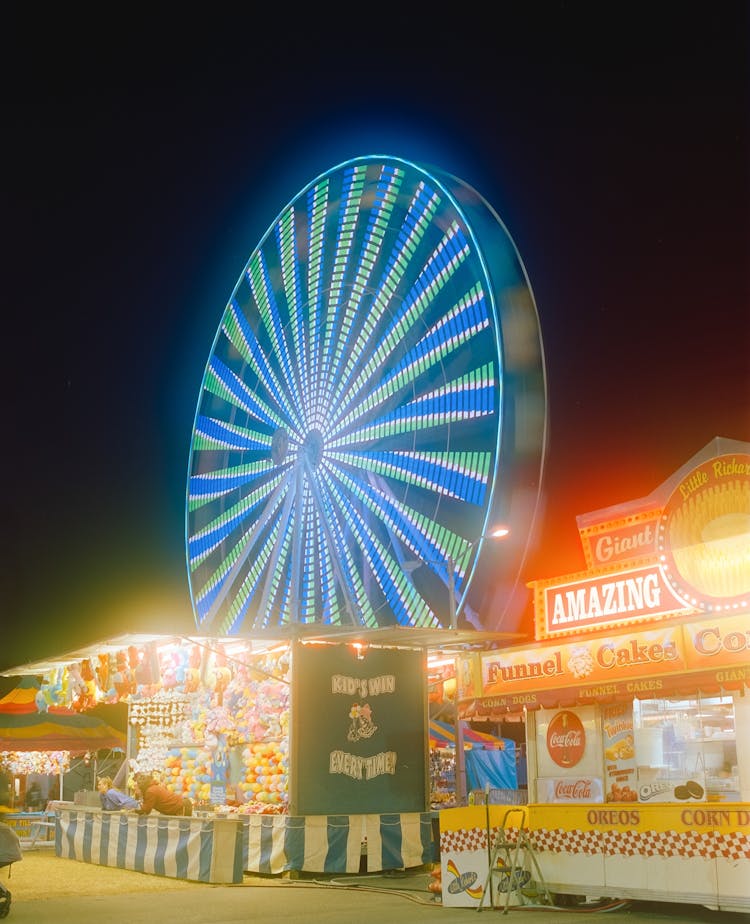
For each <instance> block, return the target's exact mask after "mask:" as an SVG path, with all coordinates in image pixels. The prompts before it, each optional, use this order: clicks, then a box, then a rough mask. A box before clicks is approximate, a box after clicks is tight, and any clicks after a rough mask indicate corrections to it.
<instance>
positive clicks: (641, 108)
mask: <svg viewBox="0 0 750 924" xmlns="http://www.w3.org/2000/svg"><path fill="white" fill-rule="evenodd" d="M313 8H314V9H315V10H316V11H317V12H315V13H313V12H303V13H299V12H293V11H292V10H291V8H290V9H289V10H288V11H282V10H280V9H279V11H274V10H272V9H268V10H264V12H263V15H262V16H261V15H260V14H259V13H257V14H254V13H252V12H246V13H237V14H236V15H234V14H233V15H230V14H229V13H228V14H227V15H226V17H225V18H224V19H223V21H221V20H220V19H219V18H218V15H217V14H214V15H212V14H211V13H208V14H205V13H204V12H202V11H199V10H196V11H194V12H191V13H186V12H185V10H184V9H181V10H180V12H179V16H177V15H175V16H174V17H173V18H171V19H168V17H167V15H166V13H165V12H162V13H160V14H159V13H156V14H155V13H154V12H153V11H151V10H149V12H148V13H144V14H143V16H142V18H139V14H138V12H137V11H136V10H134V9H132V8H130V7H128V8H127V9H126V10H125V13H124V15H125V17H126V18H125V19H123V20H117V19H116V18H111V17H115V15H116V14H115V13H114V12H108V13H107V14H106V16H105V14H104V13H102V14H101V15H102V19H101V21H100V22H97V21H95V20H93V19H92V18H91V15H90V12H89V13H87V15H86V16H83V14H82V13H81V12H79V11H78V10H76V9H75V8H73V9H72V11H71V9H70V8H69V7H68V8H67V9H65V11H64V13H63V11H62V8H61V9H60V10H55V9H54V8H44V9H42V8H38V7H34V6H32V5H28V4H20V3H10V4H8V5H7V6H6V8H5V13H4V17H3V18H4V23H3V32H4V39H3V56H2V57H3V68H4V71H5V73H4V80H3V89H4V106H3V123H4V124H3V135H4V142H3V153H4V155H5V157H4V162H5V169H4V171H3V180H4V182H3V187H4V193H3V207H2V212H3V223H4V228H5V235H4V236H5V242H6V243H5V246H4V257H5V260H4V261H3V278H4V282H5V286H4V298H3V301H4V310H3V318H4V325H5V327H4V337H3V346H4V348H3V365H4V376H3V377H4V381H5V395H6V398H5V415H4V426H3V439H2V474H3V486H4V490H3V491H2V496H1V498H0V505H1V507H2V511H1V518H0V523H1V524H2V529H1V531H0V536H1V537H2V556H0V568H1V569H2V570H1V573H0V593H1V594H2V610H1V611H2V621H3V635H2V642H1V643H0V645H1V647H0V669H6V668H8V667H12V666H17V665H19V664H21V663H24V662H26V661H29V660H33V659H36V658H41V657H44V656H47V655H53V654H56V653H59V652H61V651H67V650H70V649H73V648H75V647H77V646H80V645H83V644H86V643H90V642H94V641H96V640H101V639H106V638H109V637H111V636H114V635H119V634H121V633H124V632H129V631H149V632H173V631H174V632H185V633H189V632H191V631H193V630H194V629H195V624H194V621H193V615H192V610H191V606H190V600H189V593H188V583H187V570H186V565H185V547H184V531H185V527H184V519H185V510H184V508H185V485H186V477H187V465H188V453H189V448H190V437H191V431H192V425H193V417H194V414H195V409H196V403H197V399H198V392H199V387H200V383H201V379H202V376H203V371H204V367H205V363H206V360H207V358H208V355H209V352H210V349H211V345H212V343H213V339H214V336H215V334H216V330H217V327H218V324H219V321H220V318H221V314H222V311H223V308H224V305H225V303H226V301H227V299H228V297H229V296H230V294H231V292H232V289H233V288H234V285H235V283H236V281H237V278H238V277H239V275H240V273H241V272H242V269H243V267H244V266H245V264H246V262H247V259H248V257H249V256H250V254H251V253H252V251H253V250H254V249H255V247H256V245H257V244H258V242H259V241H260V239H261V238H262V236H263V235H264V234H265V232H266V230H267V229H268V227H269V226H270V225H271V224H272V222H273V221H274V219H275V218H276V216H277V214H278V213H279V212H280V211H281V209H282V208H283V207H284V206H285V205H286V204H287V203H288V202H289V201H290V200H291V199H293V198H294V197H295V196H296V195H297V193H298V192H299V191H300V190H301V189H302V188H303V187H304V186H306V185H307V184H308V183H309V182H310V181H312V180H313V179H314V178H315V177H316V176H318V175H319V174H320V173H323V172H325V171H326V170H328V169H330V168H331V167H333V166H335V165H337V164H339V163H341V162H343V161H344V160H346V159H348V158H349V157H354V156H358V155H364V154H391V155H394V156H399V157H404V158H407V159H411V160H414V161H417V162H420V163H427V164H434V165H435V166H438V167H440V168H441V169H443V170H445V171H447V172H449V173H452V174H454V175H456V176H458V177H460V178H462V179H463V180H465V181H466V182H467V183H469V184H470V185H472V186H474V187H475V188H476V189H477V190H478V191H479V192H480V193H481V194H482V195H483V196H484V198H485V199H487V200H488V201H489V202H490V203H491V204H492V205H493V207H494V208H495V209H496V211H497V212H498V214H499V215H500V217H501V218H502V220H503V222H504V224H505V225H506V227H507V229H508V231H509V232H510V234H511V236H512V238H513V240H514V241H515V244H516V246H517V248H518V250H519V253H520V255H521V258H522V260H523V263H524V265H525V267H526V271H527V273H528V277H529V280H530V282H531V286H532V289H533V292H534V295H535V299H536V304H537V309H538V312H539V317H540V322H541V328H542V337H543V344H544V352H545V357H546V370H547V386H548V415H549V442H548V454H547V458H546V462H545V470H544V479H543V492H544V494H543V498H544V504H543V519H542V521H541V524H540V530H539V535H538V539H537V542H536V545H535V548H534V550H533V554H532V555H531V557H530V559H529V560H528V562H527V564H526V568H525V574H524V579H525V580H532V579H534V578H541V577H548V576H553V575H560V574H564V573H568V572H572V571H578V570H581V569H583V568H584V564H585V563H584V559H583V552H582V550H581V547H580V543H579V540H578V532H577V526H576V520H575V518H576V516H577V515H578V514H581V513H586V512H589V511H592V510H596V509H598V508H601V507H606V506H610V505H612V504H615V503H618V502H620V501H627V500H631V499H635V498H639V497H643V496H645V495H646V494H649V493H650V492H651V491H653V490H654V489H655V488H656V487H658V485H660V484H661V483H662V482H663V481H665V480H666V479H667V478H668V477H669V476H670V475H671V474H672V473H673V472H674V471H675V470H676V469H678V468H679V467H680V466H681V465H682V464H684V463H685V462H686V461H688V459H689V458H691V457H692V456H693V455H694V454H695V453H697V452H698V451H699V450H701V449H702V448H703V447H704V446H705V445H706V444H707V443H708V442H710V441H711V440H712V439H713V438H714V437H716V436H722V437H727V438H730V439H735V440H750V283H749V279H750V273H749V271H748V267H749V266H750V264H749V262H748V256H749V254H750V246H749V245H750V231H749V221H748V216H749V215H750V209H749V206H750V170H749V167H748V165H749V164H750V150H749V145H748V113H749V112H750V100H749V99H748V86H749V85H750V81H749V79H748V78H749V76H750V74H749V72H748V36H749V35H750V31H749V30H748V25H749V23H748V10H750V7H748V4H747V3H745V2H732V0H722V2H721V3H714V4H710V3H701V4H696V3H692V4H691V3H685V2H660V3H653V2H651V3H627V4H611V3H606V4H602V3H592V4H589V3H576V2H547V3H539V2H518V3H501V4H497V5H494V6H486V7H480V5H477V6H476V9H472V5H469V6H468V7H467V6H466V5H461V6H459V7H457V8H456V10H455V11H453V12H452V13H451V12H450V10H448V11H445V10H443V11H439V10H438V8H437V7H435V6H434V5H425V7H424V9H423V10H422V11H421V12H417V9H418V8H416V9H415V8H413V7H412V8H411V12H409V13H404V12H403V10H402V8H401V5H397V6H396V7H391V6H387V5H386V6H382V7H378V6H375V5H372V4H369V5H364V6H362V5H355V6H354V7H351V6H347V7H341V8H337V7H332V8H329V9H327V10H326V9H325V8H323V9H321V8H320V7H313ZM313 8H311V9H313ZM123 9H124V8H123ZM163 9H166V7H164V8H163ZM175 9H177V8H175ZM238 9H239V8H238ZM334 11H335V12H334ZM366 16H367V17H369V18H363V17H366ZM300 17H301V18H300Z"/></svg>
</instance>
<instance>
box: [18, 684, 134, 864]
mask: <svg viewBox="0 0 750 924" xmlns="http://www.w3.org/2000/svg"><path fill="white" fill-rule="evenodd" d="M125 744H126V736H125V733H124V732H121V731H120V730H118V729H116V728H114V727H112V726H111V725H109V724H108V723H107V722H105V721H103V720H102V719H101V718H98V717H96V716H94V715H85V714H81V713H78V712H76V711H75V710H74V709H72V708H69V707H68V706H62V705H55V704H53V703H52V702H51V701H49V700H48V699H47V698H46V697H45V694H44V692H43V691H42V686H41V684H40V681H39V678H38V677H36V676H25V677H20V678H19V682H18V684H17V685H16V686H15V687H14V688H13V689H12V690H10V692H8V693H7V694H6V695H5V696H4V697H3V698H2V699H0V773H1V774H2V775H3V777H4V779H5V780H7V782H8V789H9V791H8V793H7V797H6V799H5V801H7V808H9V809H11V811H9V812H7V813H5V814H3V816H2V817H3V820H4V821H5V822H6V823H7V824H9V825H10V826H11V827H12V828H14V830H15V831H16V833H17V834H18V835H19V837H20V838H21V839H22V843H23V846H24V847H25V848H26V849H28V848H29V847H31V846H36V845H37V843H41V842H49V841H51V840H54V813H53V812H52V811H50V810H49V808H48V806H49V804H50V801H51V800H58V799H62V797H63V781H64V779H65V776H66V774H68V773H69V772H70V770H71V767H72V766H73V765H74V764H75V763H76V762H81V761H84V760H85V759H86V757H87V756H88V757H89V758H90V757H91V755H96V754H97V753H99V752H100V751H104V752H108V751H111V750H113V749H119V750H120V751H122V752H124V750H125ZM94 759H95V757H94ZM32 782H36V784H37V788H38V791H39V799H38V803H37V804H36V805H35V806H33V807H32V805H31V804H30V803H31V800H30V790H31V783H32Z"/></svg>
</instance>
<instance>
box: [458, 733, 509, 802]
mask: <svg viewBox="0 0 750 924" xmlns="http://www.w3.org/2000/svg"><path fill="white" fill-rule="evenodd" d="M502 741H503V743H504V745H505V747H504V749H503V750H495V749H494V748H493V749H487V750H485V749H484V748H472V749H471V750H470V751H468V750H467V751H465V752H464V754H465V759H464V762H465V765H466V788H467V789H469V790H472V789H484V788H485V786H487V785H489V787H490V789H518V773H517V771H516V744H515V741H513V740H512V739H510V738H503V739H502Z"/></svg>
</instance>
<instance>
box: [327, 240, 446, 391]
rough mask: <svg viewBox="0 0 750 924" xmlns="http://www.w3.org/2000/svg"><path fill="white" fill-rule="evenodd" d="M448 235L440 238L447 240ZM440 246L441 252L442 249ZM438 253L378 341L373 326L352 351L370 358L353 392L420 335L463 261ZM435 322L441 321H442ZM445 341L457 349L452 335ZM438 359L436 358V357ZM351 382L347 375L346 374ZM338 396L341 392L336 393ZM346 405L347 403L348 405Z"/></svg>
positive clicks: (377, 374) (371, 379)
mask: <svg viewBox="0 0 750 924" xmlns="http://www.w3.org/2000/svg"><path fill="white" fill-rule="evenodd" d="M447 240H448V239H444V240H443V241H442V242H441V245H442V244H445V243H446V241H447ZM443 249H444V248H443V247H442V246H441V247H440V248H439V250H438V253H440V254H442V253H443ZM436 257H437V254H435V253H433V254H430V257H429V260H428V262H427V264H426V265H425V266H423V267H420V276H419V278H418V280H417V284H415V286H414V287H413V288H412V289H411V290H410V291H409V292H408V293H407V295H406V297H405V298H404V300H403V302H401V303H399V305H398V306H397V308H396V310H395V312H394V318H393V320H392V322H391V324H390V325H389V326H388V328H387V329H386V330H385V332H384V333H382V334H381V335H380V337H379V340H378V342H377V344H375V343H371V341H372V340H373V339H374V338H373V337H372V332H373V331H374V328H373V327H370V328H369V329H368V337H367V339H366V341H364V342H363V343H362V344H361V345H358V347H359V348H358V351H357V352H356V353H354V354H353V355H354V356H355V357H356V358H358V357H359V356H360V355H362V354H364V353H365V351H366V350H368V348H369V347H372V349H371V350H368V352H369V355H370V356H371V359H370V360H369V361H368V362H367V363H366V364H365V366H364V367H363V368H362V369H361V371H360V372H359V374H358V375H357V378H356V379H355V381H354V382H353V383H352V385H351V387H350V394H351V395H357V394H360V393H361V392H362V390H363V389H364V388H366V387H367V386H368V385H370V384H371V382H373V381H374V382H377V381H379V373H380V371H381V370H382V367H383V365H386V366H388V365H389V364H392V363H393V356H394V353H395V352H396V351H397V350H398V349H399V348H400V347H401V345H402V344H403V343H410V342H412V340H413V338H414V332H415V331H416V332H417V336H418V337H421V336H422V333H423V331H424V326H425V316H426V312H427V311H428V309H429V308H430V307H431V306H432V305H433V303H434V302H435V300H436V299H437V298H438V296H439V294H440V292H441V291H442V290H443V289H444V287H445V286H446V285H447V283H448V282H449V280H450V278H451V276H452V275H453V271H455V270H456V269H458V266H459V265H460V259H459V256H458V255H456V256H454V257H453V258H452V259H451V260H450V261H447V262H442V261H437V260H436ZM435 262H438V263H441V265H440V268H439V269H436V268H435V266H434V263H435ZM436 323H440V322H439V321H438V322H436ZM445 345H446V346H447V347H449V348H450V349H455V348H456V346H457V345H458V344H453V343H452V340H451V339H447V340H446V341H445ZM422 353H423V351H422V350H420V345H419V344H418V345H417V348H416V350H415V356H416V355H419V354H422ZM433 361H435V360H433ZM346 382H347V384H348V375H347V376H346ZM336 397H337V398H338V397H339V395H338V394H337V396H336ZM337 404H338V401H337V400H334V402H333V405H334V406H337ZM345 406H346V405H345Z"/></svg>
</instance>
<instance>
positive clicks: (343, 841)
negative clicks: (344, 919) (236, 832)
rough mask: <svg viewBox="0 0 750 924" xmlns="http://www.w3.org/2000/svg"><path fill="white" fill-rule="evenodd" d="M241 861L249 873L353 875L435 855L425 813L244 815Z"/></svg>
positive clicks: (430, 859)
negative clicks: (364, 868) (363, 867)
mask: <svg viewBox="0 0 750 924" xmlns="http://www.w3.org/2000/svg"><path fill="white" fill-rule="evenodd" d="M242 821H243V834H242V865H243V869H244V870H246V871H247V872H250V873H260V874H274V873H283V872H286V871H287V870H300V871H307V872H311V873H357V872H359V870H360V862H361V857H362V853H363V851H365V852H366V854H367V870H368V872H376V871H378V870H383V869H408V868H409V867H414V866H422V865H423V864H425V863H431V862H433V861H434V860H435V859H436V847H435V844H434V843H433V837H432V816H431V814H430V813H429V812H414V813H408V814H387V815H305V816H299V817H295V816H290V815H243V816H242Z"/></svg>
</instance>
